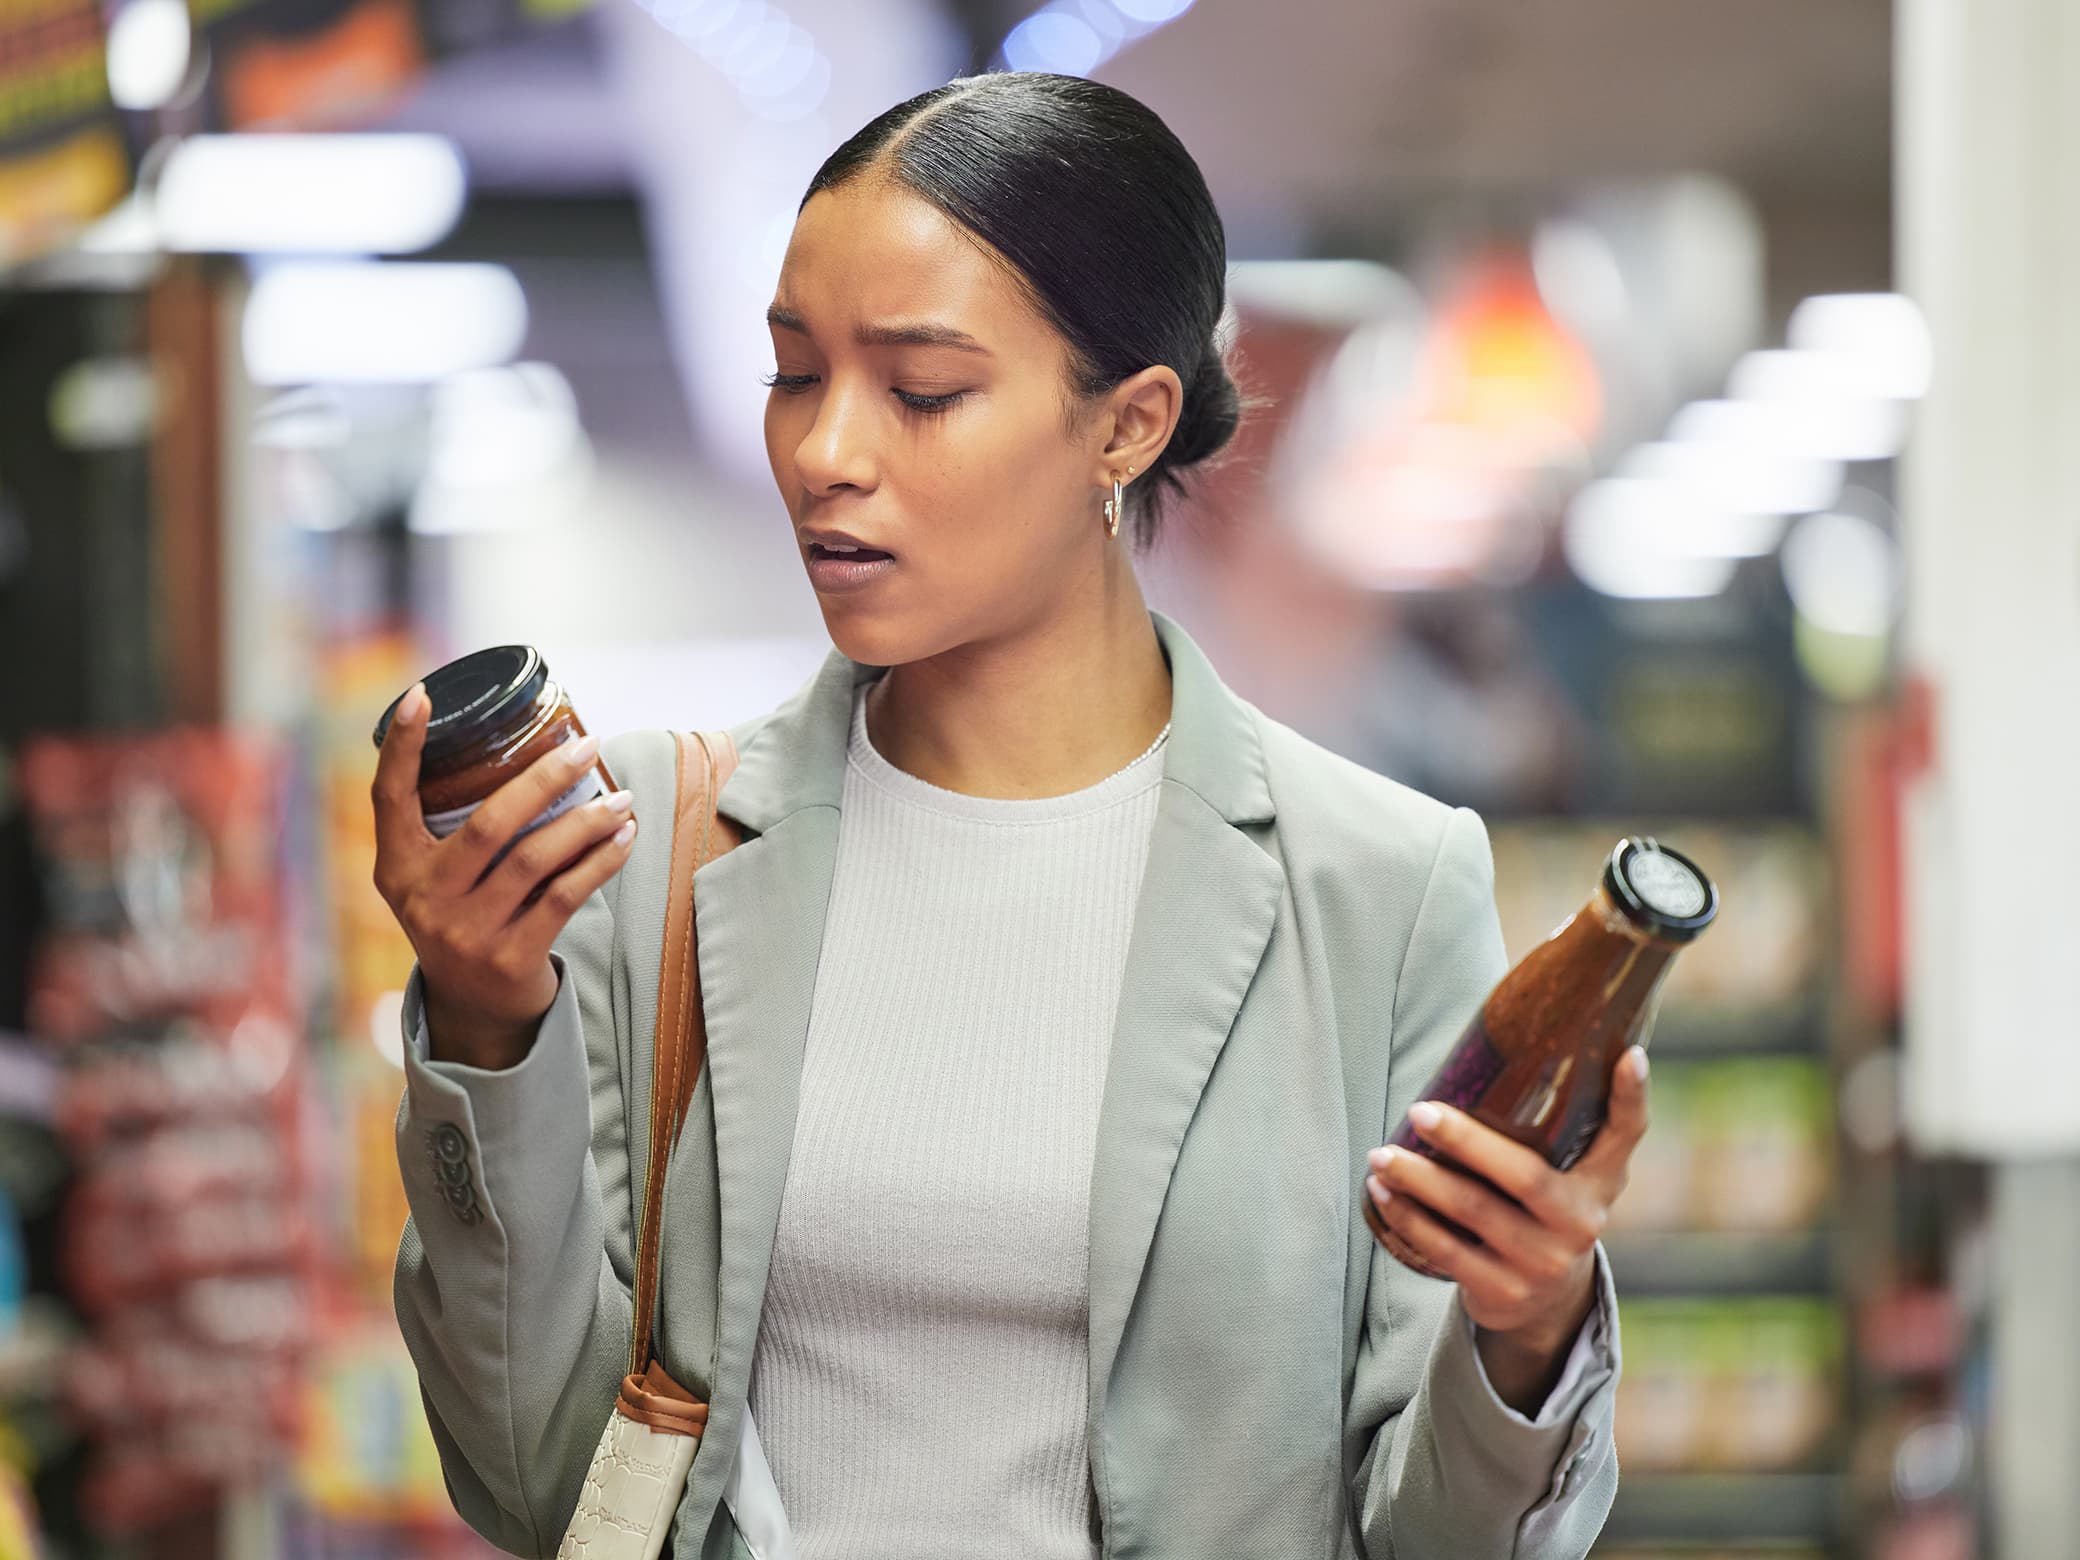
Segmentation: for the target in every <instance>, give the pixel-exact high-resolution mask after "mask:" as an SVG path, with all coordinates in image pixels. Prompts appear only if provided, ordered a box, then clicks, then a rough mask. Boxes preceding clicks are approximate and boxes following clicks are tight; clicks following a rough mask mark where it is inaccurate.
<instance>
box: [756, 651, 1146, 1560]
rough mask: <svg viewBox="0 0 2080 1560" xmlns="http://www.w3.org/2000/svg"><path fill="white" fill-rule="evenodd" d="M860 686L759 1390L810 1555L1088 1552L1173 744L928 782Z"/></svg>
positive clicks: (1082, 1559) (766, 1439)
mask: <svg viewBox="0 0 2080 1560" xmlns="http://www.w3.org/2000/svg"><path fill="white" fill-rule="evenodd" d="M868 686H870V685H868V684H862V685H861V686H860V688H859V690H858V691H857V692H856V694H855V695H854V703H853V714H852V738H851V756H850V760H849V762H848V764H847V766H846V772H845V788H844V796H843V822H842V824H841V827H840V830H839V836H838V859H837V869H836V876H835V878H834V880H833V882H832V885H831V902H830V910H829V914H828V918H827V920H826V922H825V926H824V935H823V952H822V957H821V960H820V962H819V963H818V966H817V971H816V990H815V995H814V999H813V1006H812V1009H811V1014H810V1019H809V1036H808V1048H807V1053H806V1055H805V1058H804V1062H803V1069H802V1088H801V1101H800V1106H799V1111H798V1114H797V1116H796V1119H795V1135H794V1150H793V1156H792V1158H791V1160H790V1161H789V1165H788V1172H787V1187H786V1192H785V1195H784V1197H783V1199H782V1202H781V1208H780V1227H779V1233H778V1236H777V1238H776V1241H775V1244H774V1249H773V1263H772V1270H771V1275H770V1278H769V1281H768V1283H767V1287H766V1299H765V1310H764V1313H763V1315H762V1317H761V1319H760V1324H759V1334H758V1350H757V1354H756V1357H755V1358H754V1361H753V1366H752V1377H751V1407H752V1413H753V1416H754V1417H755V1418H756V1419H757V1421H758V1427H759V1434H760V1437H761V1439H762V1441H763V1443H764V1446H765V1451H766V1455H767V1457H768V1459H769V1460H770V1461H771V1463H772V1465H773V1475H774V1479H775V1481H776V1482H777V1483H778V1485H779V1488H780V1494H781V1499H782V1501H783V1503H784V1504H785V1506H786V1508H787V1513H788V1518H789V1521H790V1523H791V1524H792V1526H793V1528H794V1534H795V1540H796V1544H797V1547H798V1549H799V1552H800V1555H801V1557H802V1560H829V1557H837V1556H843V1557H845V1560H974V1557H975V1556H978V1555H995V1554H1005V1555H1009V1554H1016V1555H1019V1556H1021V1557H1031V1560H1052V1557H1059V1560H1092V1557H1093V1556H1095V1555H1096V1553H1097V1547H1096V1545H1095V1544H1094V1543H1093V1541H1092V1538H1091V1526H1092V1523H1091V1509H1090V1472H1089V1455H1088V1447H1087V1442H1086V1427H1085V1413H1086V1405H1087V1393H1088V1387H1087V1383H1088V1376H1089V1353H1088V1347H1089V1345H1088V1329H1087V1313H1088V1294H1089V1289H1088V1283H1087V1275H1088V1267H1089V1206H1090V1180H1091V1159H1092V1154H1093V1151H1094V1149H1095V1146H1096V1142H1097V1129H1098V1106H1099V1102H1100V1100H1101V1098H1102V1097H1103V1093H1104V1085H1105V1064H1106V1058H1107V1055H1108V1053H1109V1051H1110V1048H1111V1040H1112V1023H1113V1017H1114V1014H1115V1012H1116V1010H1117V1007H1118V1003H1119V991H1120V980H1121V976H1122V973H1123V972H1124V969H1125V966H1126V957H1127V941H1128V936H1129V934H1130V932H1131V930H1132V927H1133V918H1134V903H1135V900H1136V898H1137V897H1138V895H1139V892H1140V888H1141V877H1142V870H1143V868H1144V867H1145V866H1146V865H1147V860H1148V842H1149V833H1150V829H1151V827H1152V826H1153V824H1154V822H1155V812H1156V801H1157V797H1158V795H1159V792H1160V786H1161V781H1162V748H1163V745H1164V744H1163V740H1162V739H1161V738H1158V740H1157V742H1156V745H1155V746H1154V747H1152V748H1150V749H1149V751H1148V752H1146V753H1144V754H1143V755H1142V756H1141V757H1140V758H1139V759H1137V760H1135V761H1134V762H1133V763H1132V764H1129V765H1128V766H1127V767H1126V768H1125V769H1122V770H1120V771H1119V772H1117V773H1116V774H1113V775H1111V776H1110V777H1108V778H1107V779H1105V780H1102V781H1100V782H1099V783H1098V784H1096V785H1093V786H1089V787H1086V788H1085V789H1083V790H1081V791H1074V792H1071V793H1069V794H1067V795H1064V796H1051V797H1044V798H1040V799H1037V800H1000V799H995V798H988V797H975V796H966V795H962V794H960V793H958V792H954V791H948V790H944V789H941V788H940V787H938V786H935V785H931V784H929V783H928V782H926V781H923V780H920V779H918V778H917V777H916V776H914V775H911V774H908V773H905V772H904V771H902V770H900V769H897V768H896V767H895V766H894V765H893V764H891V763H889V761H888V760H887V759H885V758H883V757H882V756H881V755H880V754H879V753H878V752H876V751H875V750H874V748H873V746H872V744H871V743H870V742H869V741H868V740H867V726H866V702H865V699H866V689H867V687H868Z"/></svg>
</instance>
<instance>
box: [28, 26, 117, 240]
mask: <svg viewBox="0 0 2080 1560" xmlns="http://www.w3.org/2000/svg"><path fill="white" fill-rule="evenodd" d="M130 178H131V168H130V151H129V147H128V145H127V143H126V142H125V141H124V139H123V134H122V126H121V123H120V120H119V118H118V116H117V113H116V105H115V103H114V102H113V101H112V99H111V97H110V95H109V78H108V60H107V51H106V46H105V42H104V34H103V30H102V8H101V5H100V0H41V3H39V4H35V5H7V6H0V271H4V270H5V269H6V268H7V267H8V266H11V265H13V264H15V263H17V262H19V261H22V260H27V259H30V258H32V257H34V256H36V255H39V254H42V253H43V252H44V251H46V250H49V249H53V248H55V247H57V246H58V245H59V244H62V243H63V242H65V241H66V240H67V239H70V238H72V237H73V236H74V235H75V234H77V233H79V232H80V231H81V230H83V229H84V228H85V227H86V226H87V225H88V224H89V223H91V222H92V221H93V220H94V219H95V218H97V217H99V216H100V215H102V213H104V212H106V211H107V210H109V209H110V208H111V207H113V206H114V205H115V204H116V203H117V202H118V201H120V200H121V199H122V198H123V196H124V195H126V194H127V193H129V189H130Z"/></svg>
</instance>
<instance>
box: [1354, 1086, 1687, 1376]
mask: <svg viewBox="0 0 2080 1560" xmlns="http://www.w3.org/2000/svg"><path fill="white" fill-rule="evenodd" d="M1409 1119H1410V1121H1411V1122H1412V1123H1413V1125H1414V1127H1415V1129H1416V1132H1417V1134H1418V1135H1419V1136H1421V1137H1422V1139H1423V1140H1424V1141H1425V1142H1426V1143H1429V1144H1431V1145H1432V1146H1434V1147H1435V1148H1437V1149H1438V1150H1439V1151H1440V1152H1441V1153H1443V1154H1444V1155H1446V1156H1447V1157H1448V1158H1449V1159H1450V1160H1451V1161H1453V1163H1452V1164H1440V1163H1438V1162H1437V1161H1435V1160H1431V1159H1427V1158H1425V1157H1423V1156H1422V1155H1420V1154H1411V1153H1407V1152H1404V1151H1402V1150H1400V1149H1397V1148H1394V1147H1393V1146H1391V1145H1388V1146H1386V1147H1382V1148H1376V1149H1374V1150H1373V1151H1372V1153H1371V1156H1370V1160H1371V1166H1372V1174H1370V1175H1368V1176H1367V1177H1366V1178H1365V1191H1366V1195H1367V1198H1368V1200H1369V1201H1370V1204H1371V1206H1370V1208H1368V1209H1367V1215H1368V1217H1367V1222H1368V1223H1369V1224H1370V1225H1371V1227H1372V1231H1373V1235H1374V1237H1375V1238H1376V1239H1378V1240H1379V1241H1380V1242H1381V1244H1383V1245H1385V1246H1386V1247H1387V1249H1388V1250H1389V1251H1390V1252H1392V1251H1395V1250H1396V1248H1397V1247H1400V1248H1404V1249H1406V1250H1408V1251H1412V1252H1413V1253H1414V1254H1415V1255H1416V1257H1418V1258H1419V1259H1420V1260H1421V1261H1422V1263H1423V1264H1424V1265H1426V1266H1428V1267H1430V1268H1432V1269H1434V1270H1436V1271H1438V1272H1440V1273H1443V1274H1444V1275H1445V1276H1446V1277H1448V1278H1450V1279H1452V1280H1453V1281H1455V1282H1456V1283H1457V1284H1458V1286H1459V1293H1460V1296H1461V1299H1462V1301H1463V1303H1464V1305H1465V1307H1466V1313H1467V1315H1469V1316H1471V1317H1472V1318H1473V1320H1474V1324H1475V1325H1476V1326H1477V1327H1479V1328H1481V1329H1482V1330H1483V1331H1484V1332H1486V1333H1489V1334H1495V1335H1503V1337H1504V1339H1505V1340H1506V1345H1507V1347H1508V1348H1509V1349H1510V1350H1511V1351H1512V1352H1513V1353H1514V1354H1515V1355H1516V1356H1517V1357H1518V1358H1519V1359H1520V1361H1521V1363H1522V1364H1523V1365H1525V1366H1527V1367H1529V1366H1531V1365H1534V1364H1536V1363H1539V1362H1544V1363H1545V1364H1549V1365H1551V1366H1552V1367H1553V1368H1554V1369H1555V1370H1557V1368H1558V1365H1559V1362H1560V1360H1561V1359H1563V1358H1564V1357H1565V1353H1566V1350H1567V1349H1568V1347H1569V1346H1570V1345H1571V1344H1572V1343H1573V1341H1574V1337H1575V1334H1576V1332H1577V1331H1579V1330H1580V1327H1581V1324H1582V1321H1583V1319H1584V1318H1585V1317H1587V1315H1588V1314H1589V1309H1590V1307H1591V1306H1592V1305H1593V1304H1594V1301H1595V1279H1596V1242H1597V1240H1598V1238H1599V1237H1601V1235H1602V1234H1603V1227H1604V1224H1605V1221H1606V1220H1607V1219H1608V1218H1609V1216H1610V1209H1611V1204H1612V1203H1614V1202H1616V1201H1617V1198H1618V1194H1619V1193H1620V1192H1622V1191H1623V1190H1624V1189H1625V1182H1626V1178H1627V1175H1628V1173H1629V1166H1630V1164H1631V1161H1632V1154H1633V1150H1634V1149H1636V1148H1638V1147H1639V1143H1640V1139H1641V1138H1643V1137H1644V1136H1645V1135H1646V1131H1647V1053H1646V1052H1645V1051H1644V1050H1641V1049H1640V1048H1639V1047H1638V1046H1633V1047H1632V1048H1630V1049H1629V1050H1628V1051H1627V1052H1626V1053H1625V1055H1624V1056H1623V1057H1622V1058H1620V1060H1619V1062H1618V1066H1617V1069H1616V1073H1615V1076H1614V1077H1613V1079H1612V1081H1611V1100H1610V1109H1609V1113H1608V1115H1607V1116H1606V1118H1605V1120H1604V1124H1603V1126H1602V1128H1601V1129H1599V1131H1598V1132H1597V1134H1596V1138H1595V1141H1593V1142H1592V1143H1591V1144H1590V1145H1589V1149H1588V1152H1586V1153H1585V1154H1583V1155H1582V1157H1581V1158H1580V1159H1578V1160H1577V1161H1575V1163H1574V1165H1573V1166H1572V1167H1571V1168H1570V1169H1568V1170H1565V1171H1560V1170H1555V1169H1554V1168H1553V1167H1552V1166H1551V1165H1549V1164H1547V1163H1546V1162H1545V1160H1544V1158H1543V1157H1541V1156H1540V1155H1539V1154H1538V1153H1536V1152H1535V1151H1533V1150H1532V1149H1528V1148H1526V1147H1524V1146H1523V1145H1522V1144H1520V1143H1517V1142H1514V1141H1512V1140H1511V1139H1509V1138H1507V1137H1504V1136H1503V1135H1502V1134H1501V1133H1500V1132H1497V1131H1495V1130H1494V1129H1493V1128H1490V1127H1486V1126H1483V1125H1482V1124H1481V1123H1480V1122H1478V1121H1475V1120H1474V1119H1473V1118H1472V1117H1470V1116H1468V1115H1466V1114H1465V1113H1464V1112H1462V1111H1458V1110H1454V1109H1452V1108H1451V1107H1450V1106H1448V1105H1439V1104H1434V1103H1429V1102H1426V1103H1424V1104H1420V1105H1417V1106H1416V1107H1415V1108H1414V1109H1413V1110H1411V1111H1410V1112H1409ZM1454 1166H1464V1167H1465V1169H1467V1170H1470V1171H1473V1172H1474V1173H1475V1174H1476V1175H1480V1176H1485V1177H1486V1178H1487V1179H1488V1180H1489V1181H1491V1182H1493V1183H1494V1186H1495V1187H1500V1188H1501V1189H1502V1190H1503V1191H1504V1192H1507V1193H1508V1194H1509V1196H1508V1197H1502V1196H1498V1195H1497V1194H1496V1192H1495V1190H1494V1189H1493V1187H1489V1186H1483V1185H1482V1184H1481V1183H1480V1182H1479V1181H1478V1180H1476V1179H1474V1177H1473V1176H1470V1175H1464V1174H1461V1173H1460V1171H1459V1170H1458V1169H1457V1168H1454ZM1510 1198H1515V1199H1516V1201H1515V1202H1512V1201H1510ZM1419 1204H1420V1205H1422V1206H1418V1205H1419ZM1426 1207H1427V1208H1434V1209H1435V1210H1436V1211H1437V1212H1438V1213H1441V1214H1443V1215H1444V1216H1445V1217H1446V1218H1448V1219H1451V1220H1453V1221H1454V1222H1456V1223H1458V1224H1460V1225H1462V1226H1463V1227H1465V1228H1466V1229H1469V1230H1471V1231H1472V1232H1473V1233H1474V1234H1475V1235H1478V1236H1479V1237H1480V1242H1481V1243H1480V1244H1474V1243H1472V1242H1469V1241H1466V1240H1464V1239H1462V1238H1461V1237H1459V1236H1457V1235H1455V1234H1453V1233H1452V1232H1451V1231H1449V1230H1447V1229H1446V1228H1445V1227H1444V1226H1443V1225H1442V1224H1440V1223H1438V1221H1437V1220H1436V1219H1434V1218H1432V1217H1431V1216H1430V1214H1429V1213H1427V1212H1425V1211H1424V1210H1425V1208H1426ZM1487 1353H1488V1351H1487V1350H1485V1349H1484V1350H1483V1354H1484V1357H1485V1356H1486V1355H1487ZM1490 1363H1491V1365H1492V1364H1493V1363H1494V1361H1493V1360H1491V1361H1490ZM1540 1373H1541V1374H1542V1372H1540ZM1496 1386H1497V1388H1498V1390H1503V1384H1502V1383H1501V1382H1500V1381H1498V1382H1497V1383H1496ZM1511 1395H1512V1394H1510V1393H1509V1392H1507V1391H1504V1396H1505V1397H1509V1396H1511ZM1527 1395H1528V1394H1527ZM1537 1395H1538V1396H1539V1397H1540V1398H1541V1399H1542V1397H1543V1393H1542V1392H1541V1393H1539V1394H1537Z"/></svg>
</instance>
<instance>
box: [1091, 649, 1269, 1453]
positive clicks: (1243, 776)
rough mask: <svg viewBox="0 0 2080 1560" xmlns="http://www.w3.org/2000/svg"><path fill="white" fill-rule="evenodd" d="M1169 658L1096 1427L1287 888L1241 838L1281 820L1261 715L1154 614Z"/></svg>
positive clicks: (1139, 929) (1102, 1129)
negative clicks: (1161, 1222) (1164, 744)
mask: <svg viewBox="0 0 2080 1560" xmlns="http://www.w3.org/2000/svg"><path fill="white" fill-rule="evenodd" d="M1151 616H1152V617H1153V618H1154V620H1155V624H1156V630H1157V634H1158V637H1159V638H1160V639H1161V640H1162V643H1163V649H1164V652H1165V654H1166V655H1167V657H1168V658H1169V661H1170V673H1171V714H1170V742H1169V747H1168V751H1167V752H1166V754H1165V760H1164V780H1163V790H1162V795H1161V797H1160V798H1159V799H1158V801H1157V804H1156V821H1155V828H1154V832H1153V834H1152V836H1151V838H1150V841H1149V852H1148V866H1147V870H1146V874H1145V876H1144V877H1143V879H1142V886H1141V895H1140V899H1139V900H1138V902H1137V905H1136V910H1135V920H1134V930H1133V934H1132V937H1131V939H1130V941H1129V944H1128V951H1127V966H1126V977H1125V981H1124V983H1123V986H1122V989H1121V992H1120V1003H1119V1013H1118V1017H1117V1019H1116V1021H1115V1023H1114V1028H1113V1037H1112V1054H1111V1059H1110V1063H1109V1066H1108V1069H1107V1072H1106V1077H1105V1094H1104V1101H1103V1104H1102V1106H1101V1107H1100V1110H1099V1117H1098V1143H1097V1152H1096V1157H1095V1160H1094V1162H1093V1165H1092V1172H1091V1210H1090V1432H1091V1440H1092V1446H1093V1447H1094V1448H1095V1447H1096V1446H1097V1444H1098V1439H1097V1438H1098V1426H1099V1419H1100V1413H1101V1410H1102V1408H1103V1405H1104V1401H1105V1392H1106V1387H1107V1385H1108V1382H1109V1380H1110V1377H1111V1373H1112V1367H1113V1362H1114V1360H1115V1359H1116V1358H1117V1357H1118V1354H1119V1345H1120V1339H1121V1336H1122V1335H1123V1333H1124V1332H1125V1330H1126V1325H1127V1318H1128V1315H1129V1313H1130V1312H1131V1311H1132V1309H1133V1303H1134V1296H1135V1293H1136V1291H1137V1290H1138V1289H1139V1288H1140V1284H1141V1274H1142V1269H1143V1267H1144V1266H1145V1264H1146V1263H1147V1260H1148V1253H1149V1247H1150V1244H1151V1242H1152V1241H1153V1239H1154V1236H1155V1229H1156V1221H1157V1219H1158V1217H1159V1216H1160V1214H1161V1213H1162V1208H1163V1200H1164V1196H1165V1194H1166V1193H1167V1191H1168V1189H1169V1185H1170V1176H1171V1172H1172V1171H1173V1169H1174V1168H1175V1167H1176V1164H1177V1156H1178V1152H1179V1150H1180V1149H1181V1148H1182V1147H1183V1144H1184V1136H1185V1129H1186V1128H1187V1126H1189V1124H1190V1122H1191V1119H1192V1114H1193V1112H1194V1111H1195V1110H1196V1109H1197V1107H1198V1103H1199V1096H1200V1093H1201V1092H1202V1091H1203V1090H1204V1089H1205V1087H1206V1080H1207V1077H1208V1075H1209V1074H1210V1073H1211V1072H1212V1071H1213V1066H1214V1063H1215V1061H1216V1060H1217V1059H1218V1058H1219V1056H1220V1053H1221V1048H1222V1046H1223V1045H1225V1044H1226V1042H1227V1038H1228V1032H1229V1030H1230V1029H1231V1028H1232V1027H1233V1025H1234V1022H1235V1014H1236V1012H1237V1010H1238V1009H1239V1008H1240V1007H1241V1005H1242V998H1243V993H1244V992H1246V991H1247V990H1248V989H1249V984H1250V981H1251V979H1252V977H1254V975H1255V974H1256V970H1257V965H1258V963H1259V961H1260V960H1261V959H1262V958H1263V954H1264V947H1265V944H1266V943H1267V942H1268V941H1269V940H1270V936H1271V927H1272V923H1273V922H1274V921H1275V920H1276V918H1277V914H1278V905H1279V901H1280V899H1281V898H1282V897H1283V895H1284V892H1285V871H1284V869H1283V868H1282V867H1281V866H1280V865H1279V864H1278V862H1277V860H1276V859H1275V858H1274V857H1273V856H1272V855H1271V854H1270V853H1269V852H1268V851H1266V850H1265V849H1264V847H1263V846H1262V845H1261V844H1259V843H1258V842H1257V841H1256V840H1255V839H1253V838H1252V837H1251V836H1250V835H1249V834H1248V833H1246V832H1244V830H1243V828H1242V827H1240V826H1241V825H1244V824H1254V823H1264V822H1268V821H1269V820H1270V819H1271V818H1272V817H1273V816H1274V808H1273V806H1272V802H1271V793H1270V787H1269V785H1268V783H1267V781H1266V779H1265V771H1264V758H1263V748H1262V743H1261V739H1260V738H1259V736H1258V734H1257V728H1256V723H1255V721H1254V719H1253V718H1252V715H1251V712H1250V710H1249V707H1248V706H1247V705H1245V704H1244V703H1243V702H1242V701H1241V700H1240V699H1238V698H1237V697H1236V696H1235V695H1234V694H1233V693H1231V692H1230V691H1229V690H1228V689H1227V688H1226V687H1225V686H1224V685H1223V684H1222V683H1221V682H1220V680H1219V678H1218V677H1217V676H1216V675H1215V674H1214V671H1213V668H1212V666H1211V665H1210V664H1209V663H1208V662H1207V660H1206V659H1205V656H1204V655H1203V654H1202V653H1201V651H1200V650H1199V648H1198V647H1197V646H1196V645H1195V644H1193V643H1192V641H1191V640H1190V639H1189V638H1188V637H1187V636H1186V635H1185V633H1184V631H1183V630H1182V629H1180V628H1178V626H1177V625H1176V624H1175V623H1173V622H1171V621H1170V620H1169V619H1168V618H1166V617H1164V616H1163V615H1162V614H1160V613H1152V614H1151Z"/></svg>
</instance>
